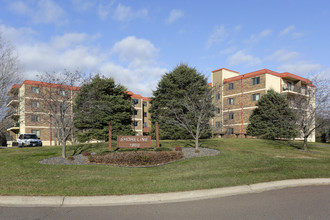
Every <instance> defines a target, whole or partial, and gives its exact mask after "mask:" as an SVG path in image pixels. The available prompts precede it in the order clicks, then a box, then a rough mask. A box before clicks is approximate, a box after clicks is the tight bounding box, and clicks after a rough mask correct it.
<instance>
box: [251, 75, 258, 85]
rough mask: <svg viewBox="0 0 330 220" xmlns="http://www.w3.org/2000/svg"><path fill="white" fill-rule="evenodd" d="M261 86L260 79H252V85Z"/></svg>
mask: <svg viewBox="0 0 330 220" xmlns="http://www.w3.org/2000/svg"><path fill="white" fill-rule="evenodd" d="M256 84H260V77H254V78H252V85H256Z"/></svg>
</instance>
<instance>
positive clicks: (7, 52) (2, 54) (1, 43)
mask: <svg viewBox="0 0 330 220" xmlns="http://www.w3.org/2000/svg"><path fill="white" fill-rule="evenodd" d="M19 81H20V77H19V65H18V57H17V54H16V52H15V48H14V47H13V46H12V45H11V44H10V43H9V42H8V41H6V40H5V39H4V38H3V37H2V33H1V32H0V119H2V118H3V117H4V116H5V113H6V104H7V98H8V97H7V93H8V91H9V89H10V88H11V86H12V85H13V84H14V83H17V82H19Z"/></svg>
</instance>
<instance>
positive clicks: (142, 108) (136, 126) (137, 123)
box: [127, 91, 151, 136]
mask: <svg viewBox="0 0 330 220" xmlns="http://www.w3.org/2000/svg"><path fill="white" fill-rule="evenodd" d="M127 94H128V95H130V97H131V100H132V104H133V114H132V128H133V130H134V131H135V134H136V135H139V136H141V135H149V132H150V128H151V121H150V118H151V117H150V113H149V108H150V106H151V104H150V98H148V97H143V96H141V95H139V94H134V93H133V92H131V91H128V92H127Z"/></svg>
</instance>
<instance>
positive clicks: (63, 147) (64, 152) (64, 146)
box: [62, 142, 66, 158]
mask: <svg viewBox="0 0 330 220" xmlns="http://www.w3.org/2000/svg"><path fill="white" fill-rule="evenodd" d="M62 157H63V158H66V143H65V142H63V143H62Z"/></svg>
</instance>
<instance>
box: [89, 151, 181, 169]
mask: <svg viewBox="0 0 330 220" xmlns="http://www.w3.org/2000/svg"><path fill="white" fill-rule="evenodd" d="M181 158H183V153H182V152H175V151H170V152H169V151H160V152H155V151H137V152H114V153H108V154H105V155H95V156H90V157H89V158H88V160H89V162H90V163H105V164H116V165H124V166H152V165H159V164H164V163H168V162H171V161H176V160H179V159H181Z"/></svg>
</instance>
